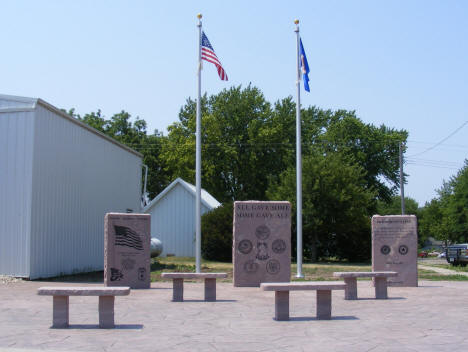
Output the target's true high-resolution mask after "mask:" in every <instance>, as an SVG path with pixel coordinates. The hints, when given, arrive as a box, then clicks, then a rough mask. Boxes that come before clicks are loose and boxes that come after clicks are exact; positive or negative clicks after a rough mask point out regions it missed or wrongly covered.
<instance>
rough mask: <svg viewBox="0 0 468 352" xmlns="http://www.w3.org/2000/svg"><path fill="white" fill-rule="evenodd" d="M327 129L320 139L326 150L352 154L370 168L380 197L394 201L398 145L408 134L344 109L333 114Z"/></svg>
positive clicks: (369, 177) (371, 185)
mask: <svg viewBox="0 0 468 352" xmlns="http://www.w3.org/2000/svg"><path fill="white" fill-rule="evenodd" d="M324 128H325V132H324V133H323V134H322V135H321V136H320V138H319V139H320V141H321V142H322V143H323V146H324V148H325V150H326V151H337V152H341V153H344V154H345V155H349V156H352V157H353V159H354V161H355V162H356V163H357V164H359V165H360V166H361V167H362V168H363V169H364V170H366V175H365V179H366V181H367V187H368V188H369V189H374V190H376V191H377V196H378V199H380V200H383V201H387V202H388V201H390V198H391V196H392V195H394V194H395V193H396V191H397V190H398V188H399V157H398V154H399V147H398V146H399V143H400V142H405V141H406V139H407V136H408V133H407V132H406V131H404V130H400V131H398V130H395V129H392V128H389V127H386V126H384V125H382V126H380V127H375V126H373V125H370V124H365V123H364V122H362V121H361V120H360V119H359V118H357V117H356V116H355V112H354V111H344V110H339V111H336V112H334V113H333V114H330V115H329V119H328V121H326V126H324ZM389 185H390V186H389Z"/></svg>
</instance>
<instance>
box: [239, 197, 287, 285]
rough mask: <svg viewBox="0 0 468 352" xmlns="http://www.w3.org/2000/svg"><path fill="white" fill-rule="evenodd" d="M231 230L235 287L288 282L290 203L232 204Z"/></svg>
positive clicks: (256, 202) (257, 202)
mask: <svg viewBox="0 0 468 352" xmlns="http://www.w3.org/2000/svg"><path fill="white" fill-rule="evenodd" d="M233 228H234V229H233V248H232V258H233V264H234V265H233V267H234V272H233V283H234V286H236V287H240V286H250V287H252V286H253V287H255V286H260V283H262V282H289V281H290V278H291V204H290V203H289V202H261V201H237V202H234V219H233Z"/></svg>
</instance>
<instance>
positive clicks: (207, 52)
mask: <svg viewBox="0 0 468 352" xmlns="http://www.w3.org/2000/svg"><path fill="white" fill-rule="evenodd" d="M201 58H202V60H206V61H208V62H211V63H212V64H214V65H215V66H216V68H217V69H218V75H219V78H221V80H222V81H227V80H228V76H227V74H226V71H224V68H223V65H221V62H219V60H218V57H217V56H216V54H215V52H214V49H213V47H212V46H211V43H210V41H209V40H208V37H207V36H206V34H205V32H202V44H201Z"/></svg>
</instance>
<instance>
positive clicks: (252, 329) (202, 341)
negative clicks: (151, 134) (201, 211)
mask: <svg viewBox="0 0 468 352" xmlns="http://www.w3.org/2000/svg"><path fill="white" fill-rule="evenodd" d="M53 285H58V286H60V285H67V284H60V283H51V282H47V283H45V282H28V281H22V282H11V283H8V284H2V285H0V351H15V352H26V351H28V352H30V351H34V352H36V351H171V352H175V351H203V352H209V351H249V352H250V351H320V350H326V351H347V352H349V351H399V352H404V351H454V350H462V349H463V348H465V349H466V348H468V334H467V333H466V331H467V327H468V282H449V281H439V282H429V281H422V282H420V287H417V288H396V287H390V288H389V290H388V295H389V299H388V300H376V299H374V288H373V287H372V286H371V284H370V282H369V281H359V282H358V288H359V293H360V299H358V300H356V301H346V300H344V299H343V298H344V293H343V292H342V291H336V292H333V296H332V317H333V318H332V320H329V321H323V320H316V318H315V295H314V294H311V293H310V292H303V291H298V292H292V293H291V305H290V315H291V320H290V321H284V322H278V321H275V320H273V316H274V294H273V293H272V292H264V291H261V290H260V289H259V288H234V287H233V286H232V284H229V283H218V290H217V291H218V295H217V298H218V301H216V302H204V301H203V289H202V285H203V283H186V285H185V292H184V293H185V298H186V301H185V302H176V303H174V302H171V299H172V284H171V283H170V282H163V283H153V284H152V285H151V286H152V288H151V289H149V290H132V292H131V294H130V295H129V296H124V297H118V298H117V299H116V302H115V323H116V327H117V328H116V329H111V330H103V329H98V314H97V311H96V307H95V306H93V304H94V303H95V302H94V299H93V297H72V298H71V299H70V324H71V328H69V329H51V328H50V326H51V322H52V300H51V298H50V297H41V296H37V295H36V290H37V288H38V287H40V286H53ZM80 285H81V284H80ZM88 285H89V284H88ZM89 286H94V285H89Z"/></svg>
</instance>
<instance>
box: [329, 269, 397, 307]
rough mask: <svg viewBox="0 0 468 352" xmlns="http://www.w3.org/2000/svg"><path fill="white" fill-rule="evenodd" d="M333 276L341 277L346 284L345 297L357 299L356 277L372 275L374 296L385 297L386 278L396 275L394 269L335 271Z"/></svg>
mask: <svg viewBox="0 0 468 352" xmlns="http://www.w3.org/2000/svg"><path fill="white" fill-rule="evenodd" d="M333 276H334V277H341V278H343V279H344V282H345V284H346V289H345V299H349V300H352V299H357V278H358V277H372V278H374V284H375V298H377V299H387V278H389V277H395V276H398V273H397V272H395V271H355V272H335V273H333Z"/></svg>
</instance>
